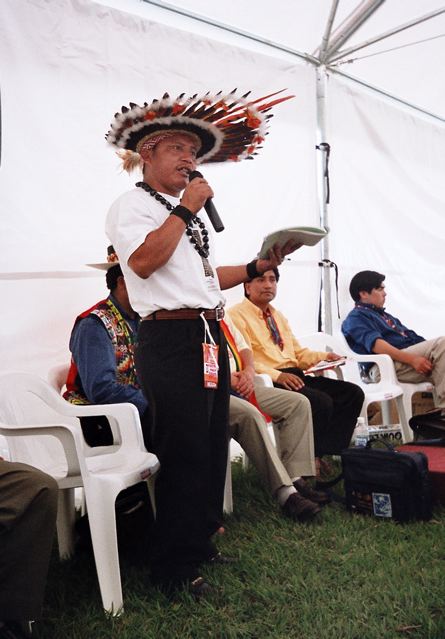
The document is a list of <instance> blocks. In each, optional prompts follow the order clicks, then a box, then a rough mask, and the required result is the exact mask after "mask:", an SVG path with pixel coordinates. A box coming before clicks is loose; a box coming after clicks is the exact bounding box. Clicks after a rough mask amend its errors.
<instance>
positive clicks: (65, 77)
mask: <svg viewBox="0 0 445 639" xmlns="http://www.w3.org/2000/svg"><path fill="white" fill-rule="evenodd" d="M0 70H1V77H2V85H1V90H2V122H3V144H2V147H3V148H2V164H1V168H0V210H1V233H0V242H1V250H0V296H1V299H2V323H1V328H0V348H1V357H0V370H10V369H11V368H14V369H20V370H29V371H35V372H38V373H40V374H41V375H42V376H45V375H46V371H47V370H48V368H49V367H51V366H52V365H54V364H55V363H59V362H61V361H65V360H66V359H67V357H68V350H67V344H68V339H69V333H70V330H71V326H72V323H73V320H74V318H75V316H76V315H77V314H78V313H79V312H80V311H82V310H84V309H85V308H88V307H89V306H90V305H91V304H93V303H94V302H96V301H97V300H98V299H101V298H102V297H104V296H105V294H106V289H105V283H104V275H103V272H99V271H98V272H94V271H92V270H91V269H88V268H87V267H84V266H83V265H84V264H85V263H88V262H100V261H103V260H104V258H105V251H106V246H107V239H106V237H105V234H104V230H103V229H104V219H105V215H106V212H107V210H108V207H109V205H110V203H111V202H112V201H113V199H114V198H115V197H116V196H117V195H118V194H120V193H121V192H122V191H124V190H125V189H127V188H129V187H130V186H131V185H132V184H133V183H134V181H136V179H133V178H128V176H126V175H124V174H121V173H120V168H119V163H118V160H117V158H116V156H115V155H114V153H113V151H112V150H111V147H108V145H106V144H105V142H104V134H105V133H106V131H107V130H108V128H109V123H110V121H111V119H112V116H113V114H114V112H115V111H116V110H118V109H119V108H120V106H121V105H122V104H126V103H128V102H129V101H130V100H131V101H135V102H143V101H145V100H147V101H148V100H149V99H151V98H153V97H160V96H161V95H162V93H163V92H164V91H166V90H168V91H169V92H170V93H172V94H179V93H181V92H182V91H185V92H190V93H195V92H204V91H207V90H210V91H218V90H219V89H223V90H224V91H230V90H231V89H233V88H235V87H238V88H239V89H240V91H242V92H245V91H247V90H248V89H252V94H253V95H254V96H256V97H257V96H261V95H265V94H267V93H271V92H272V91H274V90H278V89H281V88H284V87H287V89H288V91H289V92H292V93H295V94H296V96H297V98H296V99H295V100H293V101H290V102H288V103H286V104H284V105H281V106H279V107H278V108H277V109H276V111H275V112H276V117H275V118H273V120H272V123H271V127H270V136H268V139H267V141H266V143H265V148H264V150H263V152H262V154H261V156H259V157H258V158H257V159H256V160H255V161H254V162H247V161H245V162H244V163H240V164H236V165H235V164H234V165H227V166H225V165H224V166H221V167H220V166H212V167H209V168H207V169H206V170H205V174H206V177H208V179H209V181H210V183H211V184H212V186H213V188H214V191H215V203H216V204H217V207H218V210H219V212H220V215H221V217H222V218H223V220H224V222H225V225H226V230H225V231H224V232H223V233H222V234H220V235H218V236H217V237H216V238H215V241H216V242H217V249H218V256H219V261H220V262H221V263H243V262H246V261H248V260H250V259H252V258H253V257H254V255H255V254H256V252H257V251H258V250H259V247H260V245H261V240H262V237H263V235H264V234H265V233H267V232H268V231H271V230H275V229H277V228H280V227H283V226H288V225H291V224H314V223H316V221H317V215H318V214H317V205H316V198H315V159H314V153H313V148H314V144H315V137H314V131H315V104H314V76H313V70H312V69H311V68H310V67H306V66H302V65H297V64H295V63H294V61H293V60H292V61H291V62H290V61H289V60H288V59H283V57H280V58H279V57H277V58H273V57H270V56H266V55H261V54H259V53H252V52H249V51H246V50H243V49H242V48H236V47H233V46H228V45H224V44H221V43H217V42H216V41H212V40H209V39H206V38H203V37H202V36H197V35H193V34H189V33H186V32H185V31H180V30H177V29H173V28H171V27H167V26H163V25H161V24H156V23H154V22H150V21H147V20H143V19H142V18H139V17H135V16H131V15H129V14H125V13H122V12H119V11H117V10H112V9H109V8H106V7H103V6H101V5H98V4H95V3H93V2H90V1H88V0H21V2H17V1H16V0H3V2H2V3H1V4H0ZM317 259H318V250H317V249H312V250H310V249H303V250H301V251H300V252H299V254H298V255H297V256H296V257H295V258H294V260H293V261H292V262H288V263H287V264H286V267H285V268H283V280H282V284H281V286H280V298H279V305H280V306H281V307H282V308H283V309H284V310H285V311H286V312H287V313H289V315H290V316H291V317H293V318H294V319H295V321H297V318H298V327H299V329H301V331H303V332H309V331H312V330H314V329H315V326H316V325H315V317H316V302H317V295H318V293H317V283H318V277H319V274H318V267H317V266H316V265H315V263H316V260H317ZM241 294H242V292H241V290H239V289H238V290H236V291H231V292H230V295H229V301H230V303H234V302H236V301H238V300H239V298H240V295H241ZM302 301H304V303H302Z"/></svg>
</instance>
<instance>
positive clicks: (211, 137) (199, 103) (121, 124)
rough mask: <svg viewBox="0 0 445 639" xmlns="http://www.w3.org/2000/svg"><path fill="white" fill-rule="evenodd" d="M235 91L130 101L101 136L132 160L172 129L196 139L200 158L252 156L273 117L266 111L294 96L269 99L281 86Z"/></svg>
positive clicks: (165, 95)
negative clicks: (264, 91) (256, 93)
mask: <svg viewBox="0 0 445 639" xmlns="http://www.w3.org/2000/svg"><path fill="white" fill-rule="evenodd" d="M283 90H284V89H283ZM235 93H236V89H234V90H233V91H232V92H231V93H228V94H227V95H222V92H221V91H220V92H219V93H217V94H216V95H213V96H211V95H210V94H209V93H206V94H205V95H203V96H197V95H196V94H195V95H194V96H192V97H190V98H186V97H184V96H185V94H184V93H182V94H181V95H179V96H178V97H177V98H176V99H172V98H170V96H169V95H168V93H165V94H164V96H163V97H162V99H161V100H153V102H152V103H151V104H150V105H149V104H147V102H145V103H144V105H143V106H139V105H137V104H134V103H133V102H130V105H129V107H125V106H123V107H122V109H121V111H122V113H116V114H115V116H114V120H113V122H112V123H111V125H110V126H111V128H110V130H109V131H108V133H107V134H106V136H105V138H106V140H107V142H109V144H111V145H112V146H114V147H116V148H117V149H118V150H119V151H121V153H120V155H121V157H122V158H125V157H128V152H129V153H130V154H131V155H132V156H135V157H134V158H133V161H136V162H137V161H138V160H140V159H141V158H140V152H141V150H142V152H144V149H145V148H147V147H146V143H148V142H149V140H150V139H151V138H152V136H153V135H155V134H159V133H162V132H163V131H171V130H175V131H177V132H181V133H189V134H191V135H193V136H194V137H195V138H196V137H197V138H198V139H199V142H200V148H199V150H198V153H197V161H198V163H205V162H226V161H227V160H232V161H239V160H243V159H249V160H250V159H253V157H254V156H255V155H257V153H256V149H259V148H261V146H259V145H260V144H261V143H262V142H263V141H264V138H265V136H266V135H267V131H266V128H267V122H268V120H269V119H270V118H271V117H272V114H271V113H267V112H268V111H270V109H271V108H272V107H273V106H275V105H276V104H279V103H280V102H284V101H285V100H289V99H290V98H293V97H294V96H293V95H288V96H285V97H281V98H275V99H274V100H271V101H269V102H267V100H269V98H272V97H273V96H275V95H277V94H278V93H281V91H277V92H275V93H271V94H270V95H266V96H264V97H262V98H258V99H257V100H250V101H249V100H247V99H246V98H247V96H248V95H249V94H250V91H249V92H248V93H246V94H245V95H243V96H242V97H236V96H235ZM265 101H266V102H265ZM266 113H267V114H266ZM151 148H152V147H151ZM122 151H124V152H123V153H122ZM124 168H125V167H124Z"/></svg>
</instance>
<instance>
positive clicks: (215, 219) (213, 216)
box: [189, 171, 224, 233]
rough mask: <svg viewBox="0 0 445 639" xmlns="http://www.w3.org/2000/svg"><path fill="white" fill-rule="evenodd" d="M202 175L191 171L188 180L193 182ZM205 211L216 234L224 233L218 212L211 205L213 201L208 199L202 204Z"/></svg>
mask: <svg viewBox="0 0 445 639" xmlns="http://www.w3.org/2000/svg"><path fill="white" fill-rule="evenodd" d="M202 177H203V175H202V173H200V172H199V171H192V172H191V173H190V175H189V180H190V181H191V180H194V179H195V178H202ZM204 208H205V211H206V213H207V215H208V217H209V220H210V222H211V224H212V226H213V228H214V229H215V231H216V232H217V233H221V231H224V224H223V223H222V220H221V218H220V217H219V215H218V211H217V210H216V207H215V205H214V204H213V200H212V198H211V197H209V199H208V200H206V202H205V204H204Z"/></svg>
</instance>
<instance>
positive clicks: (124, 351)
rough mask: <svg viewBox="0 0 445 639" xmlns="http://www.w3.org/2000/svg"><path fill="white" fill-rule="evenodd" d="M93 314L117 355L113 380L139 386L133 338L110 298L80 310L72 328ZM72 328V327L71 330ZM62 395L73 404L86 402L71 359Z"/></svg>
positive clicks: (77, 373) (74, 364)
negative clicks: (114, 378) (105, 331)
mask: <svg viewBox="0 0 445 639" xmlns="http://www.w3.org/2000/svg"><path fill="white" fill-rule="evenodd" d="M90 315H95V316H96V317H98V318H99V320H100V321H101V322H102V323H103V325H104V327H105V328H106V330H107V333H108V335H109V337H110V340H111V342H112V344H113V347H114V353H115V356H116V381H117V382H118V383H119V384H124V385H127V384H131V385H132V386H134V387H135V388H140V386H139V383H138V381H137V377H136V369H135V365H134V337H133V333H132V331H131V329H130V328H129V326H128V324H127V322H126V321H125V320H124V318H123V317H122V315H121V313H120V312H119V309H117V308H116V306H115V305H114V304H113V302H112V300H111V299H109V298H108V299H106V300H102V301H101V302H98V303H97V304H95V305H94V306H92V307H91V308H89V309H88V310H87V311H84V312H83V313H81V314H80V315H79V316H78V317H77V318H76V321H75V323H74V328H75V327H76V326H77V324H78V322H80V321H81V320H82V319H84V318H85V317H89V316H90ZM73 330H74V329H73ZM63 396H64V398H65V399H66V400H68V401H69V402H71V403H72V404H89V403H91V402H89V401H88V399H87V398H86V396H85V393H84V391H83V388H82V382H81V379H80V377H79V372H78V370H77V366H76V363H75V362H74V360H73V359H71V366H70V370H69V372H68V378H67V381H66V391H65V393H64V394H63Z"/></svg>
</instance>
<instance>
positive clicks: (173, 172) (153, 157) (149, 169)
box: [144, 133, 199, 197]
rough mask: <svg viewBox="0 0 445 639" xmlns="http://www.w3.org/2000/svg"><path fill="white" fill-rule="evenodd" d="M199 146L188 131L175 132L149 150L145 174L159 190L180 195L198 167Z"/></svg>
mask: <svg viewBox="0 0 445 639" xmlns="http://www.w3.org/2000/svg"><path fill="white" fill-rule="evenodd" d="M198 151H199V147H198V146H197V143H196V141H195V139H194V138H193V137H191V136H189V135H187V134H186V133H175V134H174V135H172V136H170V137H168V138H166V139H165V140H161V141H160V142H159V143H158V144H157V145H156V146H155V148H154V149H152V150H151V151H148V153H147V155H146V157H145V158H144V161H145V171H144V176H145V177H146V178H147V180H148V182H149V184H150V186H151V187H152V188H154V189H156V190H157V191H161V192H162V193H167V194H169V195H173V196H175V197H178V196H179V194H180V193H181V191H183V190H184V189H185V187H186V186H187V184H188V181H189V180H188V176H189V173H190V172H191V171H194V170H195V169H196V155H197V153H198Z"/></svg>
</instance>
